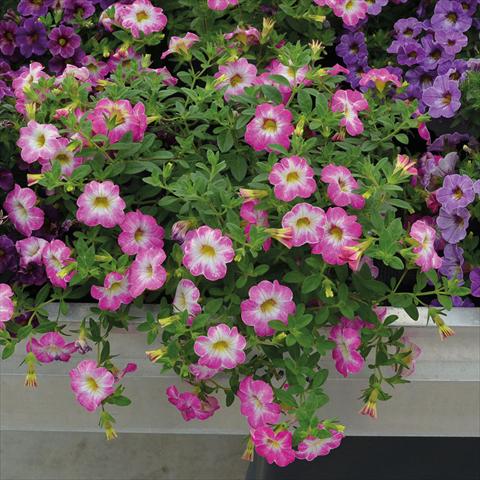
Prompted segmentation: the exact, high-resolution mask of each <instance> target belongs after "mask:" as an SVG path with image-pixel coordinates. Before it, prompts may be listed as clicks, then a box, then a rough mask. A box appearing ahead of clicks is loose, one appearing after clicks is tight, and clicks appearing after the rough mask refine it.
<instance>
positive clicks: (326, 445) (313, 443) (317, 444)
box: [296, 425, 345, 462]
mask: <svg viewBox="0 0 480 480" xmlns="http://www.w3.org/2000/svg"><path fill="white" fill-rule="evenodd" d="M318 428H319V429H320V430H321V431H322V430H325V428H324V427H323V425H319V426H318ZM329 432H330V436H329V437H325V438H317V437H314V436H312V435H309V436H308V437H307V438H305V439H304V440H302V441H301V442H300V443H299V445H298V451H297V452H296V457H297V458H299V459H300V460H307V461H308V462H311V461H312V460H315V459H316V458H317V457H324V456H325V455H328V454H329V453H330V451H331V450H333V449H334V448H337V447H339V446H340V443H342V440H343V438H344V437H345V435H344V434H343V433H341V432H338V431H337V430H329Z"/></svg>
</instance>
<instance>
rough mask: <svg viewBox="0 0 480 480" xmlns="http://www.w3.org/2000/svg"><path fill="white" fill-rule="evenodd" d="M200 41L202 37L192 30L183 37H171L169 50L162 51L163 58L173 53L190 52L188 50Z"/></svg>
mask: <svg viewBox="0 0 480 480" xmlns="http://www.w3.org/2000/svg"><path fill="white" fill-rule="evenodd" d="M199 41H200V37H199V36H198V35H195V34H194V33H191V32H187V33H186V34H185V35H184V36H183V37H175V36H173V37H170V40H169V42H168V50H166V51H165V52H163V53H162V56H161V59H162V60H163V59H164V58H166V57H168V55H171V54H172V53H179V54H181V55H186V54H188V53H189V52H188V51H189V50H190V48H192V46H193V45H195V43H197V42H199Z"/></svg>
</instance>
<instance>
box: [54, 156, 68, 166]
mask: <svg viewBox="0 0 480 480" xmlns="http://www.w3.org/2000/svg"><path fill="white" fill-rule="evenodd" d="M55 160H57V161H59V162H60V163H61V164H62V165H66V164H68V163H70V157H69V156H68V155H67V154H66V153H59V154H58V155H57V156H56V157H55Z"/></svg>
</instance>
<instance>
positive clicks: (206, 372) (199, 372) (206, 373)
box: [188, 363, 220, 380]
mask: <svg viewBox="0 0 480 480" xmlns="http://www.w3.org/2000/svg"><path fill="white" fill-rule="evenodd" d="M188 370H189V371H190V373H191V374H192V375H193V376H194V377H195V378H196V379H197V380H208V379H209V378H212V377H214V376H215V375H216V374H217V373H218V372H219V371H220V370H219V369H217V368H210V367H207V366H206V365H199V364H198V363H192V364H191V365H190V366H189V367H188Z"/></svg>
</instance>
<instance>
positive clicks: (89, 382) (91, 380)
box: [85, 377, 100, 392]
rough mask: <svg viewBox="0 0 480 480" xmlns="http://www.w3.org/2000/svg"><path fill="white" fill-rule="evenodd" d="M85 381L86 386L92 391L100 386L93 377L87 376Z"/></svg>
mask: <svg viewBox="0 0 480 480" xmlns="http://www.w3.org/2000/svg"><path fill="white" fill-rule="evenodd" d="M85 382H86V384H87V386H88V389H89V390H91V391H92V392H96V391H97V390H98V389H99V388H100V386H99V385H98V383H97V381H96V380H95V379H94V378H93V377H88V378H87V379H86V380H85Z"/></svg>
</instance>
